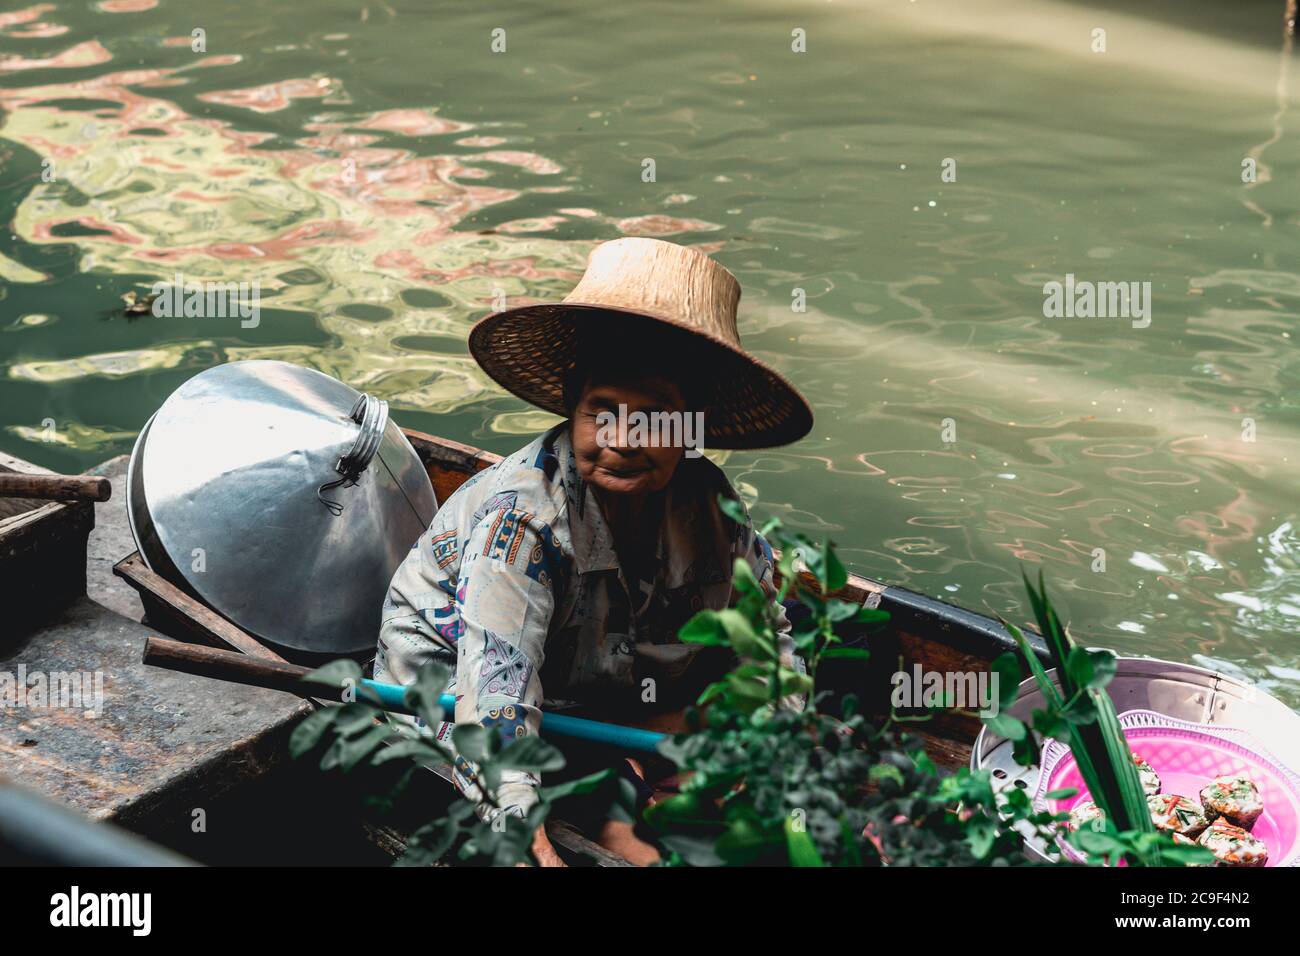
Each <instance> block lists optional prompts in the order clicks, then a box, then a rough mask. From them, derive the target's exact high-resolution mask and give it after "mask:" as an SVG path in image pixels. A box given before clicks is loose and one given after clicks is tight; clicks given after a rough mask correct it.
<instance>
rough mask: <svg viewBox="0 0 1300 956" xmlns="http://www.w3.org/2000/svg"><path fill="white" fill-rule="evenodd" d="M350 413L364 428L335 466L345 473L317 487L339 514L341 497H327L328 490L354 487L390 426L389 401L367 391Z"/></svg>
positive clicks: (321, 497)
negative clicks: (339, 499)
mask: <svg viewBox="0 0 1300 956" xmlns="http://www.w3.org/2000/svg"><path fill="white" fill-rule="evenodd" d="M348 417H349V418H351V419H352V421H354V422H356V423H357V424H358V425H360V426H361V428H360V429H359V430H358V431H357V438H356V441H354V442H353V443H352V448H351V449H350V450H349V451H348V453H347V454H346V455H344V456H343V457H341V458H340V459H339V461H338V464H337V465H335V466H334V470H335V471H337V472H338V473H339V474H340V475H342V476H343V477H342V478H339V479H338V480H336V481H330V482H327V483H326V484H323V485H321V486H320V487H319V488H317V489H316V497H317V498H319V499H320V502H321V504H323V505H324V506H325V507H326V508H327V509H329V511H330V513H331V514H333V515H334V516H335V517H338V516H339V515H341V514H342V513H343V506H342V505H341V504H339V503H338V502H337V501H331V500H330V499H329V498H326V497H325V495H324V492H325V491H328V490H329V489H330V488H337V487H339V486H340V485H342V486H343V487H344V488H350V487H352V486H353V485H355V484H356V483H357V480H358V479H359V478H360V477H361V473H362V472H363V471H365V470H366V468H367V467H368V466H369V465H370V462H371V461H373V460H374V457H375V454H376V453H377V452H378V451H379V445H380V443H381V442H382V441H383V440H384V431H385V430H386V429H387V428H388V403H387V402H385V401H383V400H381V399H378V398H375V397H374V396H373V395H367V394H365V393H364V392H363V393H362V394H361V395H359V396H357V400H356V402H355V403H354V404H353V406H352V411H351V412H349V413H348Z"/></svg>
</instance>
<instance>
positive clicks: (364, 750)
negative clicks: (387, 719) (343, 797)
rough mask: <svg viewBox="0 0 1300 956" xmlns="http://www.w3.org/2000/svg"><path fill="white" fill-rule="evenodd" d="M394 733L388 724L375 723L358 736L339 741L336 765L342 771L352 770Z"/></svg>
mask: <svg viewBox="0 0 1300 956" xmlns="http://www.w3.org/2000/svg"><path fill="white" fill-rule="evenodd" d="M393 735H394V731H393V729H392V728H391V727H390V726H389V725H388V724H376V725H375V726H373V727H371V728H370V729H369V730H367V731H366V732H365V733H363V734H361V735H360V736H357V737H353V738H351V739H349V740H344V741H340V742H339V744H338V765H339V767H340V768H342V770H343V772H344V773H347V772H348V771H350V770H352V769H353V768H354V767H356V766H357V765H358V764H359V763H361V762H362V761H363V760H364V759H365V758H366V757H368V756H370V755H371V754H372V753H374V752H375V750H377V749H378V748H379V747H380V746H382V745H383V744H384V743H386V742H387V741H388V740H390V739H391V738H392V737H393Z"/></svg>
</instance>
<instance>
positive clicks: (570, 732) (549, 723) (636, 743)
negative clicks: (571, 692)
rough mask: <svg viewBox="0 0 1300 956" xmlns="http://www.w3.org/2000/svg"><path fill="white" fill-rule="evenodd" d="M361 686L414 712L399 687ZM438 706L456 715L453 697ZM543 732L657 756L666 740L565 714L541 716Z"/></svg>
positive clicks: (387, 705) (391, 706)
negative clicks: (660, 746) (660, 745)
mask: <svg viewBox="0 0 1300 956" xmlns="http://www.w3.org/2000/svg"><path fill="white" fill-rule="evenodd" d="M361 686H362V687H363V688H365V689H366V690H367V691H369V692H370V693H371V694H372V695H373V696H374V700H373V701H372V703H377V704H378V705H379V706H380V707H382V708H383V709H384V710H391V711H394V712H396V713H399V714H411V713H414V712H413V711H412V710H411V708H410V707H408V706H407V705H406V688H405V687H403V686H402V685H400V684H383V683H380V682H379V681H374V680H362V681H361ZM438 703H439V704H440V705H441V706H442V709H443V711H444V712H445V714H446V715H447V716H448V718H449V719H450V717H451V716H453V715H454V714H455V713H456V698H455V697H453V696H452V695H451V694H443V695H442V697H441V698H439V700H438ZM542 733H543V734H555V735H556V736H558V737H570V738H572V739H574V740H585V741H588V742H589V743H594V744H608V745H609V746H611V747H619V748H621V749H623V750H635V751H638V752H640V753H649V754H653V753H658V752H659V744H661V743H662V742H663V741H665V740H667V739H668V736H669V735H668V734H661V733H657V732H655V731H653V730H642V729H641V728H639V727H623V726H621V725H619V724H606V723H603V722H601V721H599V720H588V719H586V718H585V717H570V716H568V715H566V714H548V713H545V712H543V713H542Z"/></svg>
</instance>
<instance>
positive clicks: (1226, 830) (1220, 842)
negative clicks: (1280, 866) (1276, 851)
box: [1196, 817, 1268, 866]
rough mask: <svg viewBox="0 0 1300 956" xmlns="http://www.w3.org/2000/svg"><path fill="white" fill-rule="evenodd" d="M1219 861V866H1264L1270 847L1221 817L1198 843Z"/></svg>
mask: <svg viewBox="0 0 1300 956" xmlns="http://www.w3.org/2000/svg"><path fill="white" fill-rule="evenodd" d="M1196 842H1197V843H1199V844H1200V845H1201V846H1203V847H1205V848H1206V849H1207V850H1209V851H1210V852H1211V853H1213V854H1214V856H1215V858H1216V859H1217V860H1218V861H1219V866H1263V865H1264V864H1265V863H1267V862H1268V847H1267V846H1266V845H1265V843H1264V841H1263V840H1261V839H1259V838H1258V837H1254V836H1251V835H1250V834H1249V833H1247V832H1246V831H1245V830H1243V829H1242V828H1241V827H1239V826H1236V825H1234V824H1231V823H1229V822H1228V821H1227V820H1225V819H1223V818H1222V817H1220V818H1219V819H1218V820H1215V821H1214V822H1213V823H1211V824H1210V826H1209V827H1208V828H1207V829H1206V831H1205V832H1204V833H1202V834H1201V838H1200V839H1199V840H1197V841H1196Z"/></svg>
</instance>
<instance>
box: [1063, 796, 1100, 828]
mask: <svg viewBox="0 0 1300 956" xmlns="http://www.w3.org/2000/svg"><path fill="white" fill-rule="evenodd" d="M1105 819H1106V812H1105V811H1104V810H1102V808H1101V807H1099V806H1097V804H1095V803H1093V802H1092V801H1091V800H1085V801H1083V802H1082V803H1080V804H1076V805H1075V807H1074V809H1073V810H1071V811H1070V819H1069V821H1067V823H1066V826H1068V827H1069V828H1070V829H1071V830H1082V829H1083V828H1084V827H1092V829H1096V830H1099V829H1101V826H1102V821H1104V820H1105Z"/></svg>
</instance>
